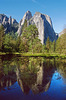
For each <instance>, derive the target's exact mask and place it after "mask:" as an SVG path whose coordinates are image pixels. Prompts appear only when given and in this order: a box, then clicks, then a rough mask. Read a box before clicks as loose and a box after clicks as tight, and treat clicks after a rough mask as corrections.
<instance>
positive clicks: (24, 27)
mask: <svg viewBox="0 0 66 100" xmlns="http://www.w3.org/2000/svg"><path fill="white" fill-rule="evenodd" d="M26 27H27V20H25V22H24V24H23V26H22V33H23V32H25V29H26Z"/></svg>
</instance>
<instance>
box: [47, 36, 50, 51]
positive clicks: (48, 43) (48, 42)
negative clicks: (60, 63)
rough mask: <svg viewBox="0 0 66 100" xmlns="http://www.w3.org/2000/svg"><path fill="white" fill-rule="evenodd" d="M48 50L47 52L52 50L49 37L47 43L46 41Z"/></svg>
mask: <svg viewBox="0 0 66 100" xmlns="http://www.w3.org/2000/svg"><path fill="white" fill-rule="evenodd" d="M46 49H47V52H49V50H50V40H49V37H48V38H47V41H46Z"/></svg>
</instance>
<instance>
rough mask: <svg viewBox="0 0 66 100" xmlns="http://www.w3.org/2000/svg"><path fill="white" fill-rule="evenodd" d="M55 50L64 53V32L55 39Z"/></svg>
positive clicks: (65, 43)
mask: <svg viewBox="0 0 66 100" xmlns="http://www.w3.org/2000/svg"><path fill="white" fill-rule="evenodd" d="M56 52H58V53H65V54H66V33H64V34H62V35H61V36H60V37H59V38H58V40H57V41H56Z"/></svg>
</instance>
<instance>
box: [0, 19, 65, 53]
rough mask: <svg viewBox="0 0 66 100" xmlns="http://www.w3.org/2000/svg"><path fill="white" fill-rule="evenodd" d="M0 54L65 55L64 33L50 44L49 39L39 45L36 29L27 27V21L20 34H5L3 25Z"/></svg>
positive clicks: (32, 26) (0, 35)
mask: <svg viewBox="0 0 66 100" xmlns="http://www.w3.org/2000/svg"><path fill="white" fill-rule="evenodd" d="M0 52H10V53H11V52H19V53H27V52H29V53H54V52H57V53H64V54H65V53H66V32H65V33H64V34H63V35H61V36H60V37H59V38H58V39H57V41H55V40H54V41H53V42H51V41H50V39H49V37H48V38H47V41H46V44H43V45H42V44H41V40H40V39H39V38H38V29H37V28H36V26H35V25H29V26H28V27H27V21H26V20H25V23H24V25H23V27H22V34H21V36H18V35H17V33H12V34H11V33H8V34H5V30H4V27H3V25H1V26H0Z"/></svg>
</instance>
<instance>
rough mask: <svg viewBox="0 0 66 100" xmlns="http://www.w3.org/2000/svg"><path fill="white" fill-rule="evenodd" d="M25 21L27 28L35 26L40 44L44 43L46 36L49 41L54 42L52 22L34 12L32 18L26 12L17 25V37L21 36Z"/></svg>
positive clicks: (46, 16)
mask: <svg viewBox="0 0 66 100" xmlns="http://www.w3.org/2000/svg"><path fill="white" fill-rule="evenodd" d="M25 20H27V26H29V25H31V24H32V25H34V24H35V25H36V27H37V28H38V32H39V39H40V40H41V43H42V44H43V43H45V42H46V40H47V37H48V36H49V38H50V40H51V41H54V40H56V34H55V32H54V29H53V25H52V21H51V18H50V17H49V16H48V15H45V14H41V13H39V12H36V13H35V14H34V16H33V17H32V14H31V12H30V11H27V12H26V13H25V15H24V17H23V19H21V21H20V23H19V29H18V32H17V33H18V35H21V30H22V25H23V24H24V22H25Z"/></svg>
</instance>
